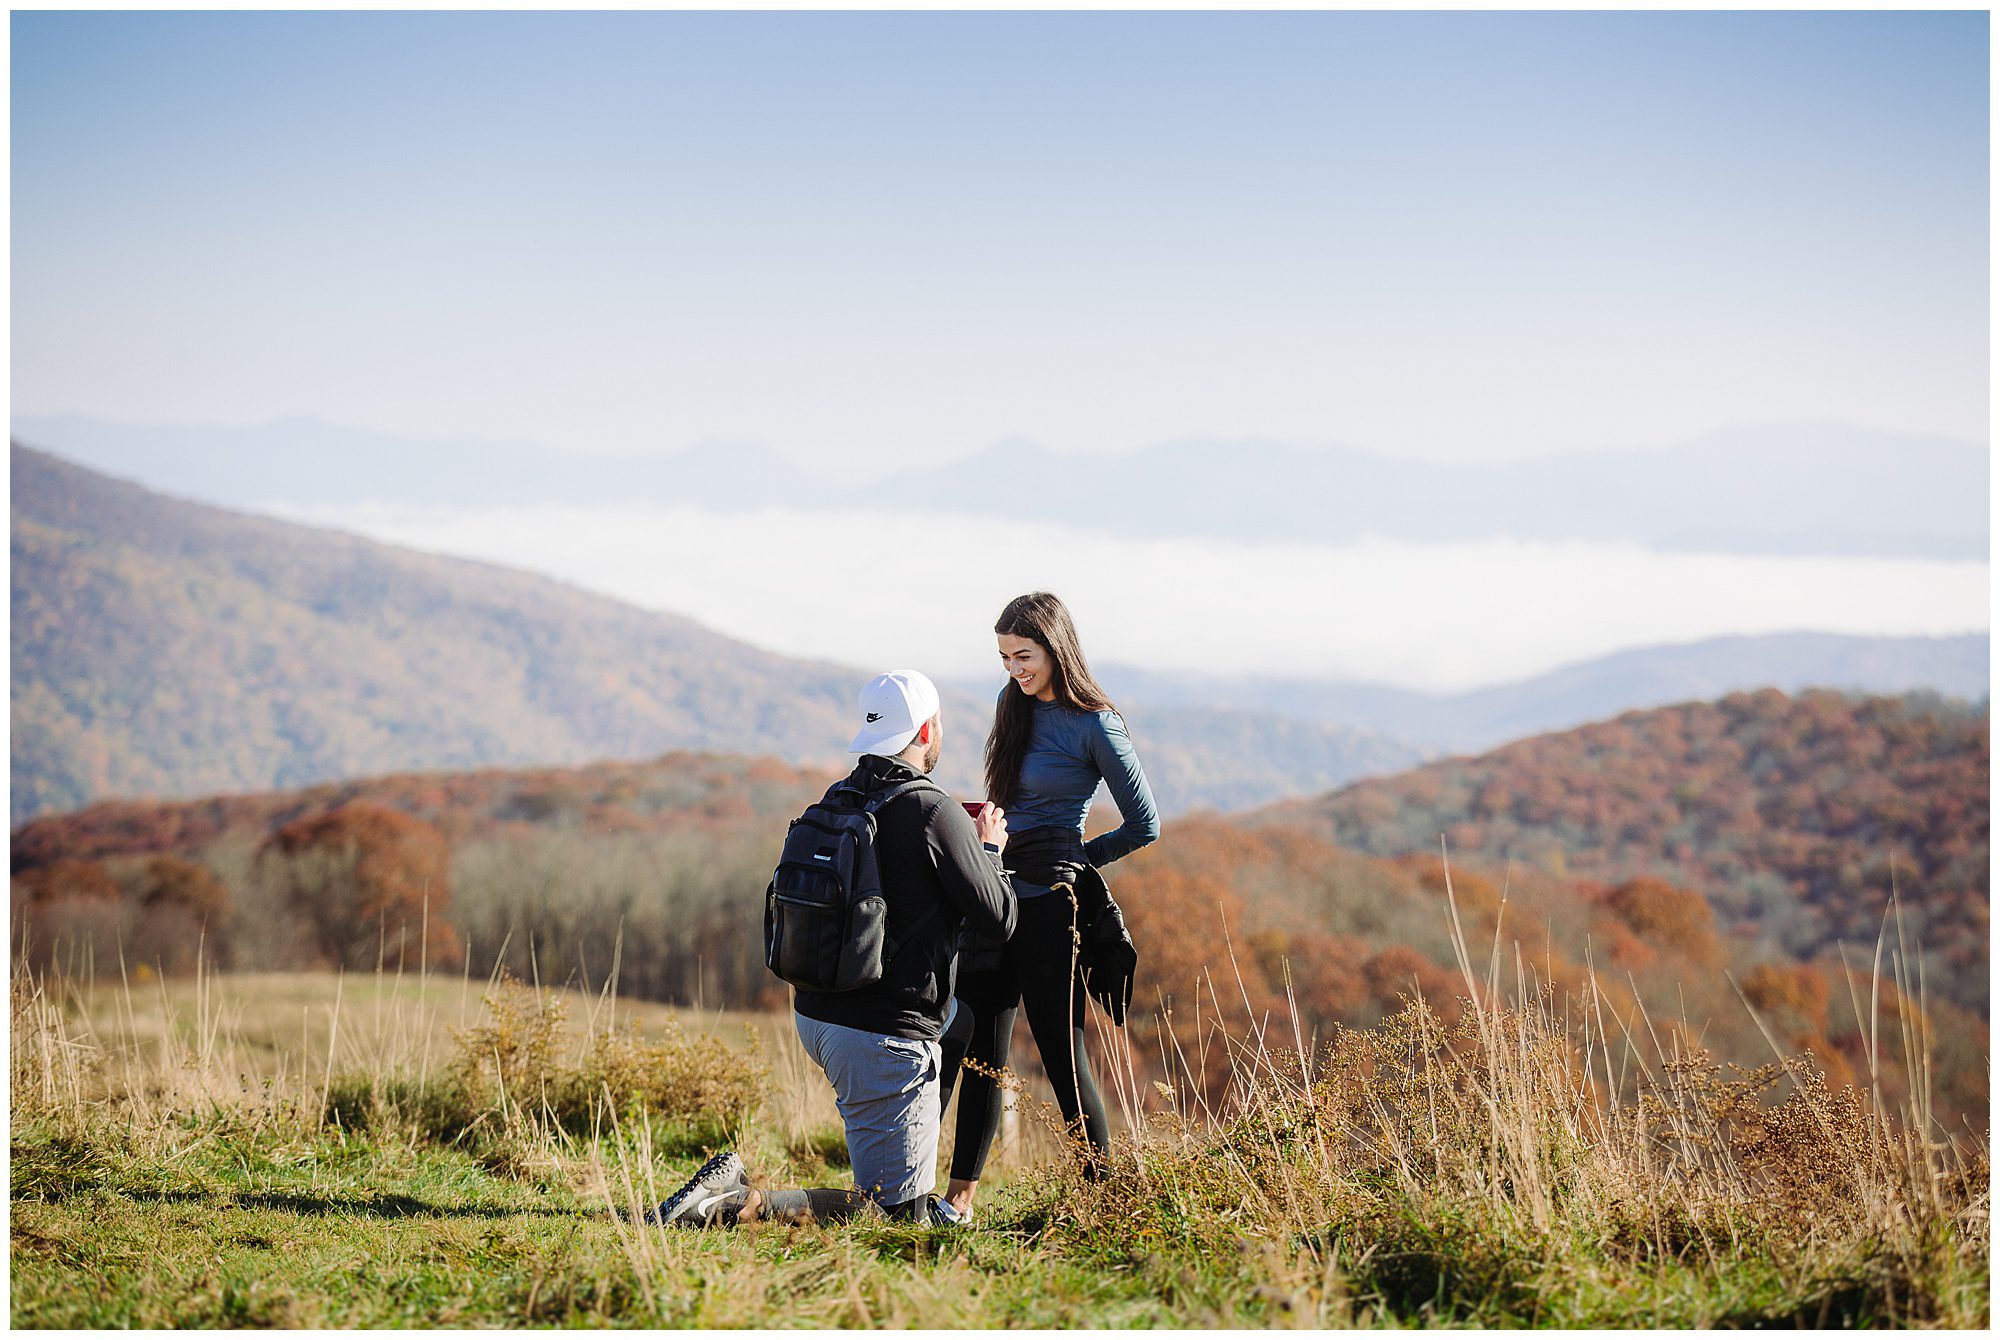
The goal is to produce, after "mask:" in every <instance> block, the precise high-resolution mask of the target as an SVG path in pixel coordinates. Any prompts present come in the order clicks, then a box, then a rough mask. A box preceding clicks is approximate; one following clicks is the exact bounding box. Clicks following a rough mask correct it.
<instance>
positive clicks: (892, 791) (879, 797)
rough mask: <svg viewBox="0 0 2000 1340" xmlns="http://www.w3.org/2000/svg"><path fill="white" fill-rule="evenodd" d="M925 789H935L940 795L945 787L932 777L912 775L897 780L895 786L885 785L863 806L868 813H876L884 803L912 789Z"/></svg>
mask: <svg viewBox="0 0 2000 1340" xmlns="http://www.w3.org/2000/svg"><path fill="white" fill-rule="evenodd" d="M925 790H929V791H935V792H937V793H938V794H939V795H943V794H944V788H943V787H941V786H939V785H938V784H937V783H936V782H934V781H932V780H931V779H930V778H928V777H912V778H910V779H909V780H908V781H906V782H897V783H896V784H895V785H894V786H888V787H884V788H883V789H882V790H880V791H877V792H876V793H875V794H874V795H872V796H870V797H868V799H867V801H866V802H864V803H863V804H862V806H861V808H862V809H864V810H866V811H867V812H868V813H870V814H873V813H875V811H877V810H879V809H881V808H882V807H883V806H884V805H887V804H888V803H889V802H890V801H892V800H895V799H897V798H898V797H900V796H907V795H908V794H910V792H912V791H925Z"/></svg>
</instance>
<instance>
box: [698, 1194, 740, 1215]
mask: <svg viewBox="0 0 2000 1340" xmlns="http://www.w3.org/2000/svg"><path fill="white" fill-rule="evenodd" d="M730 1195H731V1193H730V1192H727V1191H725V1192H723V1193H722V1194H721V1195H718V1196H710V1197H708V1198H707V1199H706V1200H698V1201H696V1202H695V1203H694V1208H693V1212H694V1215H695V1217H696V1218H699V1219H706V1218H708V1212H709V1211H710V1210H712V1209H714V1208H715V1207H716V1206H717V1205H720V1204H721V1203H722V1202H723V1201H725V1200H728V1199H729V1197H730Z"/></svg>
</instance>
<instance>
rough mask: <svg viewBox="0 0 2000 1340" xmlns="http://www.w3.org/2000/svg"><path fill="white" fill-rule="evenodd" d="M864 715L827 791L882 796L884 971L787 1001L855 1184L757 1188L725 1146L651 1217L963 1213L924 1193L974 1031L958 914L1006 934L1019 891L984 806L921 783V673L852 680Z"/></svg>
mask: <svg viewBox="0 0 2000 1340" xmlns="http://www.w3.org/2000/svg"><path fill="white" fill-rule="evenodd" d="M861 715H862V724H861V730H860V733H859V734H857V735H856V736H855V737H854V741H853V743H852V744H850V745H849V746H848V749H849V751H850V752H852V753H858V754H860V755H861V759H860V762H859V763H858V764H856V766H855V768H854V771H853V772H852V773H850V774H848V776H847V777H846V778H845V779H844V780H843V781H841V782H839V783H836V784H835V786H834V788H833V789H832V790H830V791H829V792H828V793H827V796H828V800H832V799H833V798H834V796H835V794H836V793H837V792H841V791H843V790H844V789H845V790H846V791H847V794H848V797H849V800H850V801H851V800H852V798H853V796H854V794H855V793H856V792H859V793H861V794H863V795H865V796H867V797H868V798H869V803H870V804H871V805H877V806H879V808H876V809H874V815H875V840H874V844H873V846H874V853H875V861H876V867H877V870H878V872H879V876H880V882H881V890H882V899H883V903H884V904H885V910H886V918H885V924H884V925H883V927H882V930H883V932H884V935H883V944H884V946H885V948H884V950H883V958H884V961H883V963H882V967H881V975H880V978H879V980H874V981H870V982H867V983H866V984H865V985H861V986H858V987H854V988H852V989H848V990H831V991H816V990H808V989H806V988H804V987H801V986H796V985H795V986H794V989H793V997H792V1003H793V1009H794V1012H795V1022H796V1024H797V1026H798V1031H799V1041H800V1042H801V1043H802V1044H804V1046H805V1049H806V1053H807V1055H809V1056H811V1057H812V1058H813V1060H814V1061H816V1062H817V1063H818V1064H819V1067H820V1069H822V1070H824V1071H825V1072H826V1076H827V1078H828V1079H829V1080H831V1081H833V1090H834V1097H835V1099H836V1101H837V1102H838V1104H839V1106H840V1116H841V1120H842V1122H843V1123H844V1124H845V1125H846V1128H847V1152H848V1157H849V1160H850V1162H851V1164H852V1166H853V1169H854V1180H855V1184H856V1189H855V1190H852V1191H847V1190H832V1189H810V1190H801V1189H784V1190H778V1189H771V1188H753V1187H752V1186H751V1185H750V1181H749V1177H748V1175H747V1174H746V1172H745V1169H744V1167H743V1161H742V1160H741V1159H740V1158H738V1157H737V1156H736V1155H735V1154H734V1153H733V1152H724V1153H721V1154H718V1155H716V1156H715V1157H714V1158H712V1159H710V1160H709V1161H708V1162H707V1163H705V1164H703V1165H702V1168H701V1170H700V1171H699V1172H697V1173H696V1174H695V1175H694V1177H693V1178H691V1179H690V1180H689V1182H688V1183H687V1185H686V1186H684V1187H682V1188H681V1189H680V1190H679V1191H677V1192H675V1193H674V1195H672V1196H671V1197H669V1198H668V1199H667V1200H666V1201H665V1202H663V1203H662V1204H661V1205H660V1207H659V1209H658V1210H656V1211H654V1213H653V1214H652V1215H651V1216H649V1217H651V1218H652V1219H654V1220H655V1221H656V1222H659V1223H667V1224H686V1225H710V1226H721V1225H728V1224H741V1223H751V1222H754V1221H757V1220H766V1221H770V1222H776V1223H807V1222H812V1221H814V1220H818V1221H822V1222H824V1221H829V1220H839V1219H845V1218H848V1217H850V1216H852V1215H854V1214H857V1213H861V1212H863V1211H869V1210H871V1209H872V1208H874V1207H879V1208H880V1209H881V1210H882V1211H884V1212H886V1213H888V1214H889V1215H890V1216H892V1217H895V1218H902V1219H914V1220H918V1221H921V1222H928V1223H953V1222H958V1217H957V1216H956V1214H955V1213H954V1212H953V1211H952V1210H951V1208H950V1207H949V1206H947V1205H945V1204H944V1202H943V1201H941V1200H939V1199H938V1197H936V1196H935V1195H933V1194H932V1189H933V1187H934V1186H935V1185H936V1178H937V1151H938V1134H939V1127H940V1125H941V1123H942V1120H943V1113H944V1107H945V1104H946V1103H948V1102H950V1100H951V1088H952V1084H953V1082H954V1080H955V1079H956V1078H957V1073H958V1063H959V1061H960V1059H962V1058H963V1057H964V1055H965V1043H966V1040H967V1038H968V1037H969V1035H970V1028H969V1025H970V1022H971V1021H970V1020H969V1019H965V1018H963V1017H960V1016H959V1015H958V1011H957V1008H956V1003H955V1002H954V1001H953V1000H952V986H953V979H954V977H955V975H956V969H957V949H956V946H957V943H958V934H959V929H960V927H961V925H965V926H969V927H970V928H971V929H972V930H973V931H976V932H977V933H979V934H980V935H984V936H987V937H990V938H994V939H1002V940H1004V939H1006V938H1007V937H1008V936H1009V935H1011V934H1013V931H1014V917H1015V910H1016V905H1015V901H1014V891H1013V886H1012V885H1011V883H1010V882H1009V881H1008V879H1007V877H1006V874H1005V872H1004V870H1003V869H1002V867H1001V864H1000V854H1001V852H1002V851H1003V850H1004V849H1005V847H1006V845H1007V821H1006V818H1005V816H1004V815H1002V814H1001V813H1000V810H999V807H998V806H995V805H987V806H984V807H983V808H982V809H981V811H980V815H979V818H978V819H977V820H976V821H975V820H974V819H973V818H972V817H971V816H970V815H969V814H967V812H966V810H965V808H964V807H963V806H961V805H959V804H957V803H956V802H954V801H953V800H952V798H951V797H950V796H948V795H946V794H945V793H944V792H943V791H942V790H940V789H939V788H938V787H937V786H936V785H935V784H933V783H931V782H929V780H928V774H929V773H930V771H931V769H933V768H934V767H936V766H937V761H938V753H939V750H940V749H941V748H942V745H943V725H942V719H941V717H940V715H939V711H938V692H937V688H936V686H934V685H933V684H932V683H931V681H930V680H929V679H928V678H926V677H925V676H923V675H922V674H919V673H918V672H917V671H915V670H892V671H890V672H888V673H887V674H883V675H877V676H876V677H875V678H874V679H872V680H870V681H869V682H868V683H867V684H866V685H865V686H863V688H862V690H861ZM885 797H886V798H885ZM795 980H796V979H795ZM954 1025H956V1027H954Z"/></svg>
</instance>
